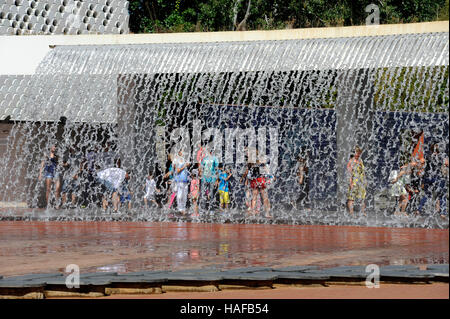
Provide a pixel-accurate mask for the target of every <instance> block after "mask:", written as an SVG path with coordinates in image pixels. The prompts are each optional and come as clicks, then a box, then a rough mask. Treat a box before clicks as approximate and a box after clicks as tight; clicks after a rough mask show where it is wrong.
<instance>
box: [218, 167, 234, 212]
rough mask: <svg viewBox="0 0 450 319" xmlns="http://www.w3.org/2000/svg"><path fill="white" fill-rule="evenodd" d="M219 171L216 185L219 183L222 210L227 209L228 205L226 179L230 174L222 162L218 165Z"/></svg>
mask: <svg viewBox="0 0 450 319" xmlns="http://www.w3.org/2000/svg"><path fill="white" fill-rule="evenodd" d="M219 171H220V173H219V179H218V180H217V181H216V185H217V184H218V185H219V195H220V208H221V209H222V210H224V209H228V205H229V204H230V194H229V191H230V190H229V185H228V184H229V183H228V180H229V179H230V178H231V175H232V174H231V172H230V171H229V170H226V169H225V168H224V166H223V165H222V164H220V165H219Z"/></svg>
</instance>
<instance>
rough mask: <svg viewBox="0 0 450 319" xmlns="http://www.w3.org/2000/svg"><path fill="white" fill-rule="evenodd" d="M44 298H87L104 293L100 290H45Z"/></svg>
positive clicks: (102, 295) (101, 295)
mask: <svg viewBox="0 0 450 319" xmlns="http://www.w3.org/2000/svg"><path fill="white" fill-rule="evenodd" d="M44 295H45V298H55V297H87V298H98V297H104V296H105V294H104V293H101V292H92V291H90V292H86V293H83V292H71V291H60V290H45V291H44Z"/></svg>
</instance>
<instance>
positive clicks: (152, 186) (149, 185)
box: [144, 172, 159, 207]
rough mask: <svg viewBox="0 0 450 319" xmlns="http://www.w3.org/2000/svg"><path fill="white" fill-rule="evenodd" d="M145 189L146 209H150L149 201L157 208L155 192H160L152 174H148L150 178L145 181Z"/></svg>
mask: <svg viewBox="0 0 450 319" xmlns="http://www.w3.org/2000/svg"><path fill="white" fill-rule="evenodd" d="M144 189H145V195H144V203H145V207H148V202H149V201H150V202H151V203H152V204H153V205H155V206H156V205H157V204H156V200H155V192H159V190H158V189H157V188H156V182H155V180H154V179H153V174H152V173H151V172H149V173H148V176H147V178H146V179H145V186H144Z"/></svg>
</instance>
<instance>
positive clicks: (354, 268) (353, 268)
mask: <svg viewBox="0 0 450 319" xmlns="http://www.w3.org/2000/svg"><path fill="white" fill-rule="evenodd" d="M321 271H323V272H326V273H332V272H339V273H342V272H358V273H361V272H364V273H365V272H366V266H340V267H333V268H324V269H322V270H321Z"/></svg>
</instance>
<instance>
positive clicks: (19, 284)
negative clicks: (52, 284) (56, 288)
mask: <svg viewBox="0 0 450 319" xmlns="http://www.w3.org/2000/svg"><path fill="white" fill-rule="evenodd" d="M43 286H45V283H39V282H33V281H32V280H4V279H2V280H0V288H35V287H43Z"/></svg>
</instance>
